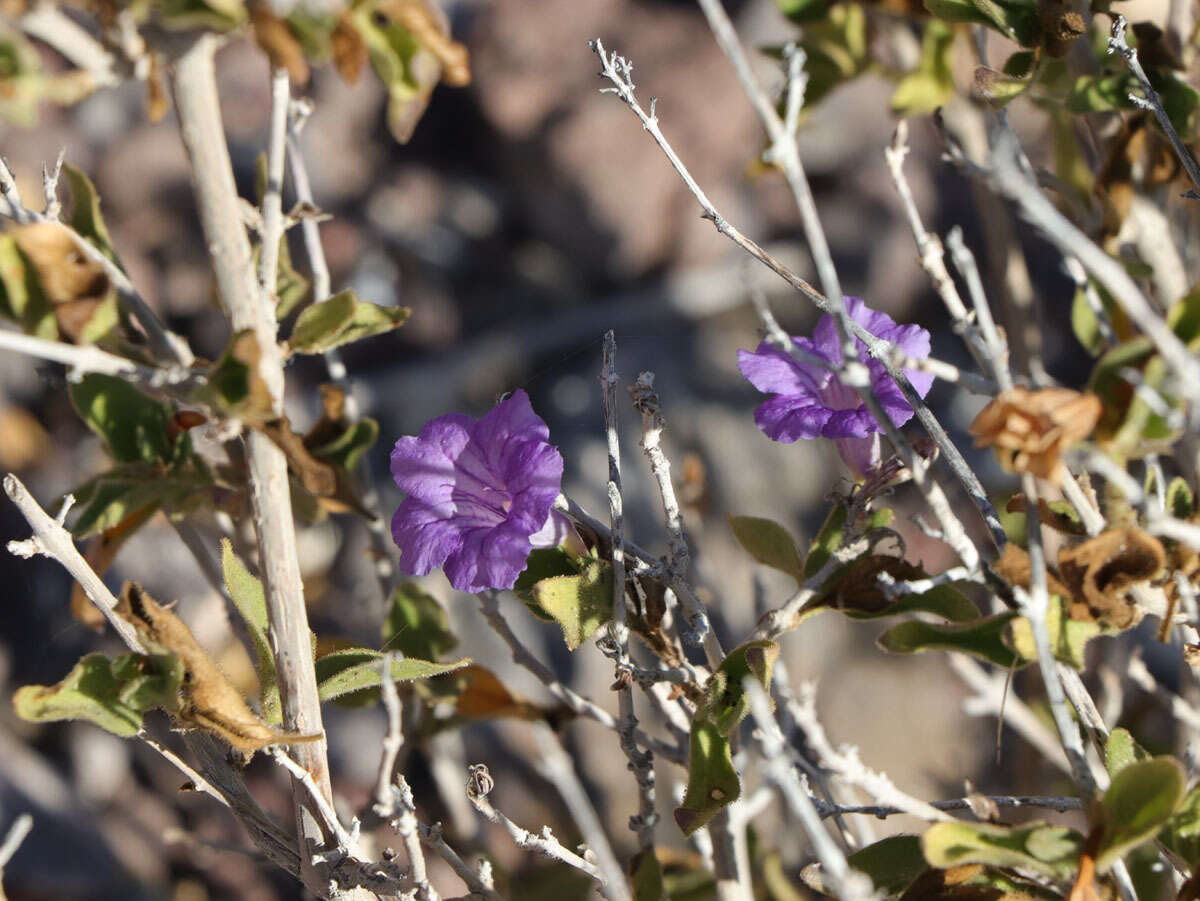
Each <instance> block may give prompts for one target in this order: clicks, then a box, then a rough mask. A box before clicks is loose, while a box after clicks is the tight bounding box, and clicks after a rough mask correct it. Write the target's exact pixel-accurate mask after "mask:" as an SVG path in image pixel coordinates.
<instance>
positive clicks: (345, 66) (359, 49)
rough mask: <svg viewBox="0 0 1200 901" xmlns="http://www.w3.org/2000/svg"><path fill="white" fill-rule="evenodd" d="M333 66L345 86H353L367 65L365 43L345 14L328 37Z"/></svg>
mask: <svg viewBox="0 0 1200 901" xmlns="http://www.w3.org/2000/svg"><path fill="white" fill-rule="evenodd" d="M330 45H331V51H332V54H333V65H334V66H335V67H336V68H337V70H338V74H339V75H341V76H342V78H343V79H345V81H346V83H347V84H355V83H357V82H358V79H359V78H360V77H361V76H362V71H363V68H364V67H365V66H366V65H367V42H366V41H364V40H363V37H362V34H361V33H360V32H359V30H358V29H357V28H355V27H354V22H353V20H352V19H351V18H350V16H349V15H347V14H346V13H345V12H343V13H342V15H341V17H340V18H339V19H338V23H337V26H336V27H335V28H334V29H333V34H332V35H330Z"/></svg>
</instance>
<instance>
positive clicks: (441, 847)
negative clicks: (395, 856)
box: [417, 823, 502, 901]
mask: <svg viewBox="0 0 1200 901" xmlns="http://www.w3.org/2000/svg"><path fill="white" fill-rule="evenodd" d="M417 830H418V832H419V833H420V836H421V841H422V842H424V843H425V845H426V846H427V847H428V848H429V849H430V850H432V851H433V852H434V853H436V854H437V855H438V857H440V858H442V860H444V861H445V862H446V863H447V864H449V866H450V869H452V870H454V872H455V873H457V874H458V878H459V879H461V880H462V881H463V882H465V883H466V885H467V888H468V889H469V890H470V891H471V893H472V894H475V895H482V896H483V897H484V898H486V899H488V901H502V899H501V897H500V895H499V894H498V893H497V892H496V890H495V888H494V887H493V886H492V885H491V884H490V882H485V881H484V879H483V877H482V876H481V875H480V873H479V871H478V870H476V869H474V868H473V867H472V866H471V865H470V864H468V863H467V862H466V861H465V860H463V859H462V858H461V857H460V856H459V855H458V853H457V852H456V851H455V850H454V849H453V848H451V847H450V846H449V845H447V844H446V840H445V839H444V838H443V837H442V824H441V823H434V824H433V825H432V826H425V825H423V824H420V823H418V824H417Z"/></svg>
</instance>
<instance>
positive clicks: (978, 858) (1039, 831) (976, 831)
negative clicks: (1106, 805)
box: [921, 822, 1083, 879]
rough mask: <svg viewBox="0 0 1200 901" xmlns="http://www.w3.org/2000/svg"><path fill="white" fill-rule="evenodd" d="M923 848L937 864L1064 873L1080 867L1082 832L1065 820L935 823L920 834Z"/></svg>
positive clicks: (1067, 874)
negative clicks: (1056, 823)
mask: <svg viewBox="0 0 1200 901" xmlns="http://www.w3.org/2000/svg"><path fill="white" fill-rule="evenodd" d="M921 848H922V850H924V852H925V859H926V860H927V861H929V865H930V866H934V867H938V868H940V869H949V868H950V867H956V866H958V865H960V864H966V863H981V864H986V865H988V866H995V867H1012V868H1014V869H1017V870H1024V871H1027V872H1032V873H1037V874H1040V875H1045V876H1049V877H1051V878H1052V879H1068V878H1070V877H1072V876H1074V875H1075V871H1076V869H1078V866H1079V856H1080V854H1081V853H1082V852H1083V836H1081V835H1080V834H1079V833H1078V832H1075V831H1074V830H1072V829H1068V828H1066V827H1065V826H1054V825H1051V824H1050V823H1042V822H1036V823H1026V824H1024V825H1021V826H993V825H990V824H987V823H963V822H953V823H937V824H935V825H933V826H931V827H930V828H929V829H927V830H926V831H925V834H924V835H922V836H921Z"/></svg>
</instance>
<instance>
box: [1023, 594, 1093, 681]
mask: <svg viewBox="0 0 1200 901" xmlns="http://www.w3.org/2000/svg"><path fill="white" fill-rule="evenodd" d="M1067 604H1068V602H1067V601H1066V600H1065V599H1063V598H1061V597H1059V596H1058V595H1056V594H1055V595H1051V596H1050V604H1049V606H1048V607H1047V609H1046V631H1047V632H1048V633H1049V635H1050V649H1051V651H1053V653H1054V657H1055V659H1056V660H1060V661H1062V662H1063V663H1066V664H1067V665H1069V666H1072V667H1074V668H1075V669H1077V670H1081V669H1083V666H1084V651H1085V649H1086V647H1087V643H1088V642H1089V641H1091V640H1092V639H1093V638H1095V637H1096V636H1097V635H1099V634H1100V625H1099V623H1096V622H1094V621H1091V620H1075V619H1071V617H1070V616H1069V615H1068V612H1067ZM1008 643H1009V646H1010V647H1012V648H1013V649H1014V650H1015V651H1016V652H1017V655H1018V656H1019V657H1020V658H1021V660H1022V661H1023V662H1029V661H1033V660H1036V659H1037V646H1036V645H1035V644H1034V639H1033V628H1032V627H1031V626H1030V625H1029V620H1028V619H1026V618H1025V617H1023V616H1022V617H1019V618H1017V619H1015V620H1013V623H1012V632H1011V633H1010V635H1009V641H1008Z"/></svg>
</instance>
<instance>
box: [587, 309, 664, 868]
mask: <svg viewBox="0 0 1200 901" xmlns="http://www.w3.org/2000/svg"><path fill="white" fill-rule="evenodd" d="M617 381H618V378H617V341H616V338H615V336H614V335H613V333H612V332H611V331H609V332H605V334H604V357H603V367H602V369H601V372H600V386H601V398H602V406H603V408H604V434H605V440H606V442H607V444H608V513H609V519H610V521H611V523H612V578H613V614H612V622H611V623H609V629H608V633H609V637H610V639H611V640H612V644H613V646H614V647H615V648H616V665H617V673H616V682H615V683H614V685H615V687H616V689H617V707H618V711H619V719H618V721H617V722H618V726H617V736H618V738H619V739H620V744H621V750H622V751H623V752H624V754H625V757H626V758H627V759H628V761H629V770H630V772H632V773H633V775H634V779H635V781H636V782H637V787H638V812H637V814H636V815H634V816H631V817H630V818H629V828H630V829H632V830H633V831H634V833H635V834H636V835H637V837H638V846H639V847H640V848H641V849H642V850H643V851H646V850H649V849H652V848H653V847H654V827H655V824H656V823H657V822H658V813H657V812H656V810H655V800H654V797H655V790H654V754H653V753H652V752H650V751H643V750H640V749H639V748H638V746H637V739H636V738H635V737H634V733H635V732H636V731H637V725H638V720H637V715H636V713H635V712H634V708H633V686H632V684H631V681H630V680H631V679H632V678H633V664H632V663H631V662H630V659H629V627H628V626H627V625H626V609H625V525H624V510H623V505H622V501H621V442H620V440H619V438H618V436H617Z"/></svg>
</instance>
